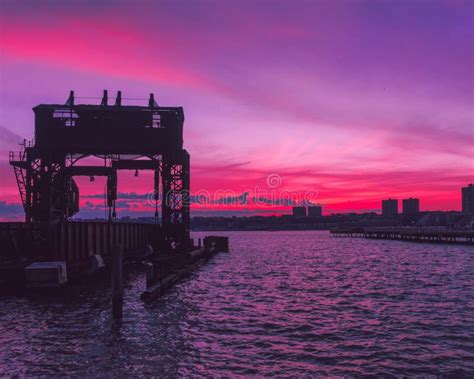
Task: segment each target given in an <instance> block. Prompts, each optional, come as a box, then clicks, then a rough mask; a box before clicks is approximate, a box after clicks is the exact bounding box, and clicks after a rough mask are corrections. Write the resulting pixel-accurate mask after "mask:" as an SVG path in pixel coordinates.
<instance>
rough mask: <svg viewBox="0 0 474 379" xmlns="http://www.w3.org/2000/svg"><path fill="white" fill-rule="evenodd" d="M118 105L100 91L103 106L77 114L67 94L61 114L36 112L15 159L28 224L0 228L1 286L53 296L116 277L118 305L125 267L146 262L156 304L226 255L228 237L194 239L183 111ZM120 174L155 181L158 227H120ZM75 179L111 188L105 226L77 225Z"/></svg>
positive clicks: (51, 107)
mask: <svg viewBox="0 0 474 379" xmlns="http://www.w3.org/2000/svg"><path fill="white" fill-rule="evenodd" d="M122 100H123V99H122V93H121V91H118V93H117V96H116V98H115V101H114V102H112V103H110V104H109V97H108V92H107V91H104V93H103V96H102V101H101V103H100V104H77V102H76V98H75V95H74V92H73V91H71V92H70V95H69V98H68V99H67V101H66V102H65V103H64V104H40V105H37V106H36V107H34V108H33V111H34V114H35V138H34V139H33V140H31V141H26V140H25V141H23V143H22V144H21V145H20V146H21V150H20V151H12V152H10V156H9V157H10V164H11V166H12V167H13V170H14V174H15V177H16V180H17V184H18V189H19V193H20V198H21V201H22V204H23V208H24V210H25V222H3V223H0V275H1V276H0V281H2V282H3V283H10V284H11V283H14V284H20V285H26V286H27V287H50V286H56V287H57V286H62V285H66V284H67V283H68V282H69V281H71V280H74V279H75V278H81V277H84V276H87V275H89V274H91V273H93V272H96V271H99V270H100V269H101V268H105V269H107V270H110V269H112V277H113V280H112V282H113V283H114V285H113V286H112V287H113V288H115V289H116V290H115V291H114V292H116V293H117V299H118V298H120V293H121V287H122V284H121V283H122V282H121V276H122V274H121V273H122V265H123V264H124V263H126V262H127V261H135V262H136V261H141V262H143V263H144V264H145V267H146V271H147V282H146V287H147V291H148V292H147V291H146V293H149V294H151V295H155V294H158V293H161V292H163V290H164V289H165V288H169V287H171V285H172V284H173V283H174V282H176V281H177V280H179V279H180V278H182V277H183V276H185V275H186V274H187V273H189V271H190V270H192V269H194V268H196V267H198V266H199V265H200V264H202V263H204V262H206V261H207V260H209V259H210V258H211V257H212V256H213V255H214V254H216V253H217V252H219V251H228V240H227V238H226V237H207V238H205V239H204V244H203V246H201V243H200V242H201V241H199V243H198V244H197V245H196V244H195V243H194V241H193V240H192V239H191V238H190V230H189V223H190V214H189V191H190V155H189V153H188V152H187V151H186V150H185V149H184V147H183V124H184V111H183V108H182V107H164V106H160V105H158V103H157V102H156V101H155V98H154V95H153V94H150V97H149V98H148V102H147V104H146V105H143V106H136V105H133V106H128V105H124V104H123V103H122ZM89 158H95V161H96V162H97V160H98V161H99V164H95V165H92V164H91V162H92V160H91V159H89ZM119 170H133V171H135V175H136V176H137V175H138V171H141V170H150V171H152V172H153V193H152V194H151V195H150V199H149V201H150V202H151V203H152V205H153V207H152V209H153V214H154V222H153V223H149V224H139V223H123V222H120V221H119V220H118V219H117V211H116V202H117V197H118V187H119V183H118V181H117V173H118V171H119ZM76 176H87V177H89V178H90V180H91V181H94V180H95V179H94V178H95V177H96V176H103V177H105V178H106V183H107V184H106V190H105V193H104V198H105V206H106V210H107V220H105V221H78V220H75V219H74V216H75V215H76V214H77V213H78V212H79V208H80V203H79V198H80V191H79V187H78V185H77V184H76V182H75V180H74V177H76ZM157 286H159V287H160V290H159V291H158V290H156V287H157ZM144 297H145V298H146V297H147V296H144ZM148 297H151V296H148ZM116 303H117V304H120V301H116ZM114 313H116V314H118V315H120V314H121V313H120V312H119V310H117V312H114Z"/></svg>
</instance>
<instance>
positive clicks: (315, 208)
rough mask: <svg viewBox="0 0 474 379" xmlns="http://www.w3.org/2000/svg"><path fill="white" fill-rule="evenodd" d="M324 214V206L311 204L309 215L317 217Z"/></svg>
mask: <svg viewBox="0 0 474 379" xmlns="http://www.w3.org/2000/svg"><path fill="white" fill-rule="evenodd" d="M322 215H323V208H322V207H321V206H319V205H310V206H309V207H308V217H311V218H316V217H321V216H322Z"/></svg>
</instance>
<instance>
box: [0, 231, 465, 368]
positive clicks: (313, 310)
mask: <svg viewBox="0 0 474 379" xmlns="http://www.w3.org/2000/svg"><path fill="white" fill-rule="evenodd" d="M205 234H212V233H194V237H202V236H204V235H205ZM215 234H219V235H228V236H230V245H231V252H230V253H221V254H219V255H218V256H216V257H214V258H213V259H212V260H211V261H210V262H209V263H208V264H207V265H206V266H203V267H202V268H201V269H200V270H198V271H196V272H195V273H194V274H192V275H191V276H190V277H189V278H187V279H185V280H183V281H182V282H180V283H179V284H177V285H176V286H175V287H174V288H173V289H172V290H171V291H170V292H168V293H167V294H166V295H165V296H163V297H162V298H160V299H158V300H156V301H153V302H151V303H144V302H142V301H141V300H140V299H139V296H140V294H141V292H142V291H143V289H144V285H145V278H144V275H143V274H142V273H141V270H138V269H130V270H128V273H127V278H126V291H125V307H124V318H123V320H122V321H121V322H114V321H113V320H111V312H110V303H109V299H110V292H109V288H108V287H109V281H108V280H102V281H98V282H97V283H95V284H94V286H81V285H76V286H73V287H72V288H68V289H67V290H66V291H64V292H63V293H59V294H54V295H49V296H42V297H41V298H37V297H35V296H33V295H31V294H30V295H21V296H19V295H8V296H7V295H1V296H0V376H5V375H14V374H19V375H21V376H63V375H70V376H114V377H115V376H142V375H143V376H150V375H153V376H167V377H169V376H171V377H175V376H180V377H188V376H235V375H240V376H256V375H257V376H262V375H263V376H272V375H277V376H282V377H285V376H286V377H295V376H301V375H306V376H317V375H331V376H334V375H337V376H354V375H367V374H369V375H370V374H375V375H395V376H400V375H423V374H426V375H431V374H434V375H453V376H463V375H468V376H471V377H472V375H473V374H474V249H473V248H472V247H467V246H464V247H463V246H449V245H431V244H416V243H409V242H397V241H376V240H364V239H351V238H333V237H331V236H330V235H329V233H328V232H324V231H323V232H320V231H304V232H303V231H302V232H293V231H292V232H227V233H215Z"/></svg>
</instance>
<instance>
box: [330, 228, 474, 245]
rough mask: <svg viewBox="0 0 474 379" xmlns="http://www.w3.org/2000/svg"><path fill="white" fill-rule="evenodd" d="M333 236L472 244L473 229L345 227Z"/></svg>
mask: <svg viewBox="0 0 474 379" xmlns="http://www.w3.org/2000/svg"><path fill="white" fill-rule="evenodd" d="M330 233H331V235H332V236H333V237H349V238H351V237H352V238H368V239H386V240H400V241H409V242H429V243H444V244H462V245H474V231H473V230H462V231H461V230H456V231H451V230H441V229H430V228H412V227H408V228H403V227H392V228H386V227H384V228H345V229H334V230H331V231H330Z"/></svg>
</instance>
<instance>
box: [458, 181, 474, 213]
mask: <svg viewBox="0 0 474 379" xmlns="http://www.w3.org/2000/svg"><path fill="white" fill-rule="evenodd" d="M461 193H462V212H463V213H466V214H474V185H472V184H469V185H468V186H467V187H463V188H462V189H461Z"/></svg>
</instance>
